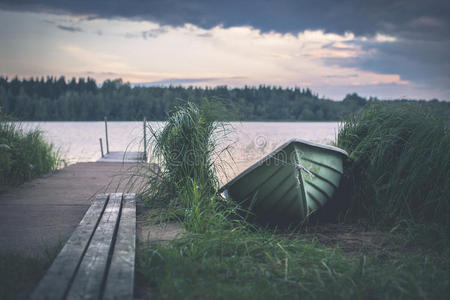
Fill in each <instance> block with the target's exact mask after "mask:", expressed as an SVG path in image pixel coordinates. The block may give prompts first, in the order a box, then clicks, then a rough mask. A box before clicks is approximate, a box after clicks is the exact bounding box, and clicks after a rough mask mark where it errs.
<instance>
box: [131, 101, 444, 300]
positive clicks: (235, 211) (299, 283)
mask: <svg viewBox="0 0 450 300" xmlns="http://www.w3.org/2000/svg"><path fill="white" fill-rule="evenodd" d="M185 109H186V107H184V108H181V110H182V112H183V114H184V113H186V114H187V115H185V116H183V118H187V119H188V120H189V122H190V120H197V121H196V122H190V123H189V122H187V123H185V122H182V124H183V125H186V124H189V126H194V127H198V126H199V122H198V120H199V118H190V115H191V114H192V113H193V114H194V115H195V114H197V112H200V113H201V111H199V110H197V108H195V107H193V106H189V107H188V110H185ZM395 109H397V107H395V106H393V107H389V108H384V107H374V108H370V110H369V111H366V112H363V113H362V114H361V115H362V116H365V117H366V118H369V119H371V118H374V121H373V123H370V122H368V123H370V124H373V125H374V124H378V125H380V123H383V121H385V120H390V121H392V122H391V123H389V124H388V125H386V126H387V129H386V130H385V131H384V132H381V131H382V130H381V129H380V128H375V129H374V128H369V127H367V125H366V124H365V123H361V122H360V119H352V120H350V121H349V122H348V123H346V124H345V125H344V128H343V130H341V132H340V134H339V137H340V138H341V139H342V140H340V143H343V144H344V145H345V146H344V148H346V149H347V150H348V151H349V153H350V155H351V158H352V165H351V167H350V169H349V170H350V172H349V173H348V174H347V177H348V178H352V180H353V181H354V182H357V183H360V184H362V183H364V184H368V186H367V187H366V186H364V187H358V186H357V185H355V186H353V187H354V189H355V190H354V191H353V198H352V201H353V202H354V203H353V207H352V210H351V212H350V215H351V216H352V217H353V220H356V221H357V222H359V221H361V220H362V219H368V220H373V219H376V220H377V221H378V220H380V222H379V223H380V224H384V225H387V224H389V225H390V227H388V228H389V229H391V231H392V232H384V233H383V235H384V236H385V237H386V241H388V242H386V243H385V244H384V243H383V244H379V246H378V247H376V248H375V249H374V250H371V251H366V250H364V251H363V250H360V251H359V252H358V251H356V253H355V251H352V252H344V251H343V250H342V249H341V248H340V247H339V241H338V242H337V243H334V244H333V245H325V244H321V243H319V242H318V240H317V239H313V240H312V241H311V239H310V238H308V234H306V233H304V232H302V231H301V232H295V231H290V232H289V231H287V234H286V232H285V234H280V233H279V232H278V233H277V232H275V231H273V230H272V231H271V230H270V229H267V228H258V227H257V226H255V225H252V224H249V223H248V222H247V220H245V219H243V218H242V217H240V216H243V215H244V216H245V214H242V213H240V208H239V206H237V205H236V204H235V203H230V202H228V201H226V200H224V199H222V198H221V197H220V196H218V195H217V194H216V191H217V185H216V184H215V182H216V179H215V177H214V176H215V175H214V172H213V171H212V172H209V171H206V170H199V169H197V168H204V167H205V166H207V167H208V168H212V169H208V170H214V166H211V165H210V164H206V165H202V164H194V165H189V166H186V167H183V168H181V169H175V170H173V171H170V170H169V167H168V166H167V163H168V162H169V161H168V158H170V157H171V156H170V155H168V154H170V153H172V151H175V150H177V151H178V149H190V148H189V147H184V146H185V145H183V143H185V141H184V139H183V137H185V136H187V135H185V134H184V133H183V134H181V132H191V130H192V129H193V128H188V127H186V128H184V129H181V128H182V127H179V126H180V125H179V124H180V123H176V122H173V121H170V119H169V122H168V123H167V124H168V125H166V127H165V128H164V129H163V132H166V133H167V132H170V134H172V135H173V136H171V137H170V138H165V139H159V140H157V143H156V148H157V151H158V148H159V149H160V150H159V151H160V152H159V153H160V154H161V155H162V156H163V159H162V162H163V164H162V166H163V169H162V171H161V172H160V173H159V174H160V176H158V179H157V180H154V181H152V182H150V185H149V186H148V188H147V190H148V191H151V190H152V189H153V190H154V188H155V187H157V186H156V185H154V184H155V182H157V184H161V182H162V183H164V184H166V185H171V186H172V187H174V188H175V189H174V190H173V191H172V193H169V192H166V193H165V194H159V195H158V196H159V197H158V198H155V197H154V194H151V193H147V194H144V195H146V196H147V204H148V205H149V206H150V207H159V208H161V211H162V212H165V213H167V212H170V213H169V214H172V215H176V219H177V220H179V221H180V222H181V223H182V225H183V226H184V227H185V229H186V233H185V234H184V235H183V236H182V237H181V238H180V239H177V240H174V241H171V242H169V243H168V244H163V245H161V244H160V245H158V246H153V247H148V248H140V249H138V256H137V257H138V268H137V270H138V276H137V278H138V283H137V284H138V285H140V286H147V287H151V289H152V294H153V295H154V296H156V297H157V298H161V299H180V298H181V299H198V298H204V299H446V298H447V297H448V295H449V294H450V273H449V272H448V270H449V269H450V250H449V249H450V245H449V243H448V239H447V236H448V235H447V232H446V230H445V229H444V227H443V226H442V224H446V223H445V221H444V219H443V215H445V214H447V216H448V211H446V212H445V211H444V212H439V211H436V209H434V210H433V209H431V207H432V206H433V205H439V208H443V209H445V208H446V205H447V204H446V203H445V201H444V198H443V194H442V193H443V192H442V191H443V190H444V191H445V189H446V188H448V185H447V186H440V185H432V186H431V187H430V188H434V189H436V190H433V191H432V192H431V193H432V194H433V195H434V196H436V197H438V198H439V197H440V198H439V199H435V198H431V197H430V198H425V200H426V201H427V202H426V204H423V203H421V204H420V207H421V208H423V209H425V211H421V212H414V211H412V210H411V208H412V207H414V206H411V205H413V204H415V203H416V202H415V201H416V200H417V199H416V200H414V201H412V202H409V201H410V200H409V198H408V199H406V198H403V199H401V197H400V196H399V195H396V193H395V191H398V192H400V194H401V195H403V194H404V193H406V194H407V195H409V196H411V195H412V194H411V191H410V189H419V190H421V189H424V187H423V186H421V184H425V185H428V184H430V183H429V182H428V181H427V182H428V183H420V184H415V186H414V187H409V188H408V187H403V185H402V184H403V181H402V180H404V179H403V178H404V175H405V174H406V175H407V176H406V178H407V179H415V178H417V177H414V176H419V177H420V176H422V175H420V174H419V172H417V171H415V170H411V169H408V167H407V165H408V164H409V163H411V162H412V161H411V160H414V159H413V157H415V159H418V157H420V155H423V154H424V153H426V152H427V151H426V150H425V149H421V150H420V151H421V152H420V153H421V154H417V153H416V154H413V152H414V151H413V150H411V149H407V146H406V145H405V143H407V144H408V145H410V144H409V143H412V142H415V143H417V142H418V141H421V139H422V138H425V136H424V135H421V133H419V132H417V131H418V130H419V127H413V129H411V128H410V126H411V124H416V123H417V124H419V123H420V124H422V123H424V122H425V123H426V122H428V120H429V122H430V124H425V125H424V126H429V127H427V130H431V129H433V130H435V131H436V132H432V133H430V135H431V136H433V137H435V138H436V137H437V136H440V138H442V139H444V138H446V135H445V134H447V133H448V132H447V131H446V130H448V129H446V128H448V127H445V126H444V127H440V126H441V125H437V124H442V122H441V121H440V120H438V119H435V118H434V117H432V116H431V115H428V114H426V113H424V112H423V111H421V110H420V109H419V110H416V108H409V107H406V106H405V107H400V108H398V109H399V110H402V111H403V110H407V111H409V110H411V111H414V114H417V115H414V116H415V117H417V118H419V119H418V120H414V121H412V120H409V119H408V118H407V120H404V119H402V116H403V113H401V112H397V114H396V111H395ZM380 111H381V112H383V113H386V114H388V113H392V114H393V115H392V116H391V118H392V119H390V118H387V117H386V115H384V114H383V115H381V116H380V115H379V116H378V118H376V117H375V115H376V114H377V113H379V112H380ZM422 113H424V115H422ZM373 114H374V115H373ZM175 115H177V112H175ZM173 116H174V115H172V117H173ZM178 116H179V115H178ZM358 117H359V116H357V117H355V118H358ZM409 117H411V115H409ZM428 118H429V119H428ZM394 120H395V121H394ZM435 122H436V123H435ZM359 125H364V126H363V127H364V130H362V131H359V130H357V128H359ZM432 125H434V126H435V127H434V126H432ZM407 128H409V129H407ZM443 128H444V129H443ZM195 130H196V129H195V128H194V131H195ZM352 130H354V131H352ZM212 132H213V131H212ZM361 132H362V133H365V135H367V136H370V138H369V140H367V141H366V143H367V145H364V147H363V146H360V143H359V142H354V143H350V141H351V142H353V141H358V137H359V136H365V135H364V134H362V133H361ZM377 132H379V135H377ZM386 132H387V133H386ZM208 134H212V136H214V137H215V138H217V135H214V133H211V132H209V133H208ZM178 135H180V136H178ZM416 135H417V136H416ZM399 136H400V137H399ZM158 137H159V136H157V138H158ZM412 137H414V138H412ZM426 138H427V141H426V143H431V142H435V141H434V139H432V138H430V137H429V136H428V135H427V136H426ZM346 139H347V140H346ZM370 139H375V140H374V141H371V140H370ZM199 141H200V139H199ZM205 141H209V139H208V138H204V139H202V140H201V143H204V142H205ZM216 141H217V140H216ZM158 142H160V143H159V144H158ZM441 143H442V144H444V143H445V141H444V142H443V141H442V140H441V141H440V142H436V143H433V144H432V146H433V148H432V149H431V150H428V151H431V152H433V155H432V157H433V159H438V158H440V159H444V161H443V162H441V164H440V165H439V167H438V171H437V173H438V174H441V173H440V172H444V167H442V164H444V166H445V163H448V160H447V161H445V159H446V158H447V155H448V153H447V152H445V151H443V148H441V147H443V146H442V145H441ZM343 144H341V146H342V145H343ZM445 145H446V144H444V146H445ZM161 147H167V148H164V149H166V150H167V151H161ZM194 149H196V147H194ZM200 149H202V148H200ZM447 149H448V148H447ZM371 151H374V152H371ZM211 153H214V150H213V147H211V148H210V151H207V152H199V155H200V156H201V155H207V156H208V157H204V158H203V159H200V161H208V162H212V161H213V160H212V159H211ZM374 153H378V154H380V157H379V159H381V157H383V158H388V159H389V161H385V162H379V161H378V160H377V159H376V158H375V157H374V156H375V155H376V154H374ZM399 153H400V154H401V153H407V155H406V156H407V158H405V161H403V158H400V156H401V155H400V156H399ZM176 157H181V161H179V162H178V165H181V166H183V165H184V164H185V163H187V161H185V160H184V159H183V157H186V156H183V155H182V156H176ZM423 160H424V159H423V158H422V159H421V162H415V163H416V164H421V167H424V163H423ZM357 162H359V164H357ZM427 162H428V161H427ZM378 164H380V165H379V166H378ZM436 164H437V163H436ZM415 166H417V165H415ZM432 166H435V162H434V160H433V163H432ZM382 167H386V168H390V169H386V170H384V171H382V170H381V169H382ZM190 168H194V170H191V169H190ZM377 168H379V169H377ZM398 168H400V169H402V170H403V171H400V170H398ZM447 169H448V168H447ZM181 170H184V171H181ZM375 170H380V173H382V174H383V176H382V178H381V179H380V180H378V183H383V184H384V188H382V189H380V190H379V191H377V193H376V194H377V196H378V197H380V198H379V199H377V201H382V199H384V202H382V203H384V204H385V206H386V208H384V209H387V210H388V212H389V215H385V216H380V215H377V214H381V213H383V209H381V208H378V207H374V204H372V203H369V201H370V200H368V199H366V198H362V197H366V196H367V195H368V194H370V193H369V191H370V192H372V191H373V189H376V188H378V187H379V185H376V184H373V183H368V182H367V181H364V180H368V179H367V178H366V177H364V176H366V175H367V173H370V174H375V173H376V172H375ZM408 170H409V171H408ZM372 172H373V173H372ZM404 172H406V173H404ZM410 173H414V174H410ZM401 174H403V175H401ZM426 174H427V175H428V176H430V174H432V173H426ZM204 175H205V176H206V177H207V178H205V177H203V176H204ZM374 176H375V175H374ZM408 176H411V177H408ZM439 176H441V175H439ZM392 178H394V179H392ZM425 179H426V178H421V180H425ZM438 180H442V181H443V182H444V183H445V182H446V181H445V180H448V179H445V178H441V177H439V179H438ZM398 181H402V184H401V185H400V186H399V187H396V186H395V185H394V182H398ZM211 183H213V184H211ZM402 188H405V191H403V190H402ZM366 189H367V190H366ZM390 189H391V190H390ZM386 191H389V193H387V194H385V197H393V200H391V199H389V198H385V197H384V196H383V197H382V196H381V193H383V192H386ZM366 192H367V194H366ZM408 193H409V194H408ZM420 195H422V196H426V195H425V193H422V194H420ZM399 199H401V200H399ZM390 201H394V202H393V203H390ZM395 201H397V202H395ZM388 207H389V208H388ZM174 212H176V213H174ZM359 213H360V215H358V214H359ZM371 218H373V219H371ZM381 220H382V221H381ZM419 220H421V221H423V222H422V223H420V222H418V221H419ZM430 220H431V221H432V222H431V221H430ZM375 223H376V222H366V224H368V226H369V227H368V229H369V230H370V229H374V228H377V229H378V230H379V228H380V227H378V226H377V225H378V224H376V225H375ZM403 224H406V226H402V225H403ZM354 237H355V238H358V236H354ZM427 238H429V239H430V240H429V241H428V240H427ZM352 241H353V240H352V239H350V241H349V242H350V243H351V242H352ZM411 241H414V242H411ZM418 241H422V242H423V243H421V242H418ZM342 242H343V241H342ZM347 242H348V241H347ZM431 244H433V247H429V246H430V245H431Z"/></svg>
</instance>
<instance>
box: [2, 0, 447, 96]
mask: <svg viewBox="0 0 450 300" xmlns="http://www.w3.org/2000/svg"><path fill="white" fill-rule="evenodd" d="M0 75H2V76H8V77H13V76H16V75H17V76H19V77H31V76H47V75H52V76H60V75H64V76H66V77H72V76H75V77H88V76H89V77H92V78H95V79H96V80H97V82H99V83H101V82H102V81H103V80H105V79H114V78H122V79H123V80H124V81H128V82H130V83H133V84H137V83H141V84H146V85H168V84H172V85H180V84H181V85H185V86H188V85H193V86H216V85H228V86H230V87H242V86H244V85H250V86H258V85H260V84H265V85H275V86H283V87H301V88H306V87H309V88H311V89H312V90H313V92H315V93H318V94H319V95H320V96H323V97H328V98H331V99H337V100H338V99H342V98H343V97H344V96H345V94H347V93H353V92H357V93H359V94H360V95H363V96H367V97H368V96H376V97H379V98H383V99H390V98H399V97H407V98H415V99H419V98H420V99H431V98H439V99H442V100H450V1H448V0H389V1H387V0H386V1H385V0H380V1H359V0H342V1H335V0H325V1H321V0H316V1H299V0H297V1H295V0H272V1H266V0H261V1H256V0H252V1H223V0H222V1H206V0H196V1H189V0H185V1H183V0H168V1H161V0H160V1H154V0H151V1H144V0H128V1H118V0H101V1H84V0H79V1H64V0H59V1H58V0H37V1H28V0H12V1H10V0H0Z"/></svg>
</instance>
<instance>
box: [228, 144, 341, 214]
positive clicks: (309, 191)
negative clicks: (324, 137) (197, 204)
mask: <svg viewBox="0 0 450 300" xmlns="http://www.w3.org/2000/svg"><path fill="white" fill-rule="evenodd" d="M347 157H348V154H347V152H345V151H344V150H342V149H340V148H337V147H333V146H328V145H320V144H316V143H312V142H308V141H304V140H300V139H292V140H289V141H288V142H286V143H284V144H283V145H281V146H280V147H278V148H277V149H275V150H274V151H273V152H272V153H270V154H268V155H267V156H265V157H264V158H262V159H261V160H259V161H258V162H257V163H255V164H254V165H252V166H251V167H249V168H248V169H246V170H245V171H244V172H242V173H241V174H239V175H238V176H237V177H235V178H234V179H233V180H231V181H230V182H228V183H227V184H225V185H224V186H223V187H222V188H221V189H220V191H221V192H223V193H224V195H225V197H226V198H231V199H233V200H235V201H237V202H239V203H241V204H244V206H246V207H247V208H249V209H250V210H251V211H253V212H254V213H255V215H256V216H257V217H261V216H262V217H264V216H270V217H278V218H279V217H281V218H285V219H286V220H296V221H303V220H305V219H306V218H307V217H308V216H309V215H310V214H311V213H313V212H314V211H316V210H318V209H319V208H321V207H322V206H323V205H324V204H325V202H327V201H328V200H330V199H331V198H332V196H333V194H334V191H335V190H336V189H337V188H338V186H339V182H340V179H341V176H342V174H343V171H344V167H343V161H344V159H346V158H347Z"/></svg>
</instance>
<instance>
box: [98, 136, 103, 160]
mask: <svg viewBox="0 0 450 300" xmlns="http://www.w3.org/2000/svg"><path fill="white" fill-rule="evenodd" d="M98 140H99V141H100V152H101V153H102V158H103V157H104V155H103V143H102V138H99V139H98Z"/></svg>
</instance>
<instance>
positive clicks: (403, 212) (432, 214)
mask: <svg viewBox="0 0 450 300" xmlns="http://www.w3.org/2000/svg"><path fill="white" fill-rule="evenodd" d="M442 115H444V116H445V114H442ZM449 124H450V122H449V120H448V119H446V118H444V117H442V116H441V115H438V114H437V113H433V112H432V111H431V110H429V109H428V108H427V106H425V105H419V104H391V105H389V104H382V105H380V104H378V105H373V106H372V107H370V108H369V109H366V110H363V111H362V112H360V113H359V114H357V115H356V116H354V117H353V118H351V119H350V120H348V121H347V122H345V123H344V125H343V126H342V128H341V129H340V131H339V137H338V145H339V146H340V147H342V148H344V149H345V150H347V152H349V154H350V166H349V168H347V170H348V173H347V174H348V176H349V178H350V179H351V181H352V187H353V188H352V198H351V200H352V205H351V214H352V215H353V216H354V217H355V218H367V219H368V220H369V221H370V222H371V223H372V224H374V223H377V224H387V225H396V224H398V223H399V222H403V221H405V220H406V221H413V222H416V223H437V224H441V225H443V226H445V227H447V228H448V227H449V226H450V219H449V215H450V197H449V195H450V151H449V149H450V127H449Z"/></svg>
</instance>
